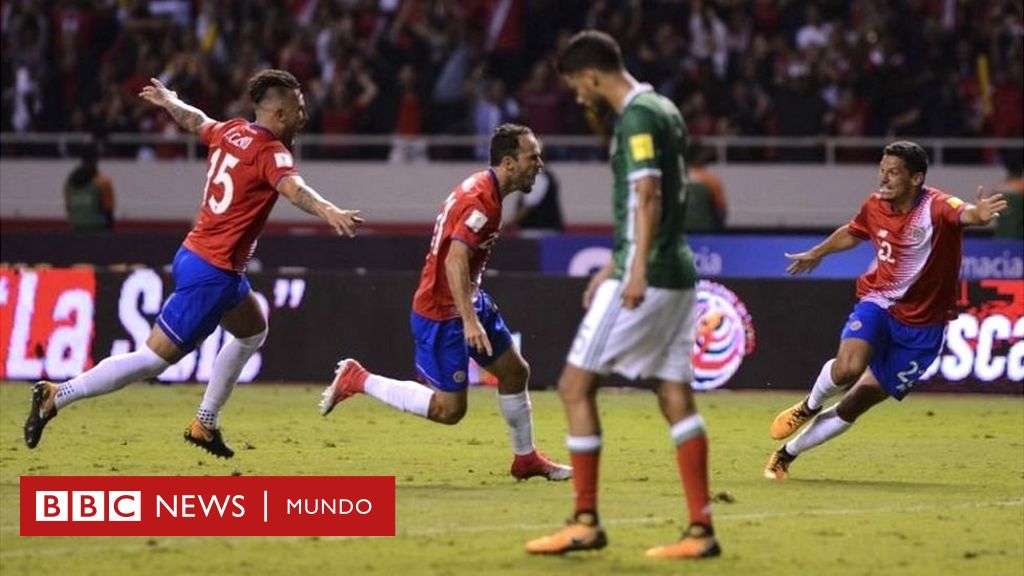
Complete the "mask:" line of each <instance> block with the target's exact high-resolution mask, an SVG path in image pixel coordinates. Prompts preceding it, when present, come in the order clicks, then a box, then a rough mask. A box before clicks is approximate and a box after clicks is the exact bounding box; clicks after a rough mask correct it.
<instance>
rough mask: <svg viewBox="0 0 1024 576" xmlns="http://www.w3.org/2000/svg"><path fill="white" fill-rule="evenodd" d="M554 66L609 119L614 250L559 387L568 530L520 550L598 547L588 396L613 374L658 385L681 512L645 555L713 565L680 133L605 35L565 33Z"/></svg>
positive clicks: (594, 442)
mask: <svg viewBox="0 0 1024 576" xmlns="http://www.w3.org/2000/svg"><path fill="white" fill-rule="evenodd" d="M558 68H559V72H560V73H561V75H562V77H563V78H564V79H565V81H566V82H567V83H568V84H569V86H570V87H571V88H572V89H573V90H574V91H575V92H576V100H577V101H578V102H579V103H580V104H582V105H584V106H587V107H591V108H597V107H599V106H603V105H605V106H610V107H611V108H613V109H614V110H615V112H616V113H617V114H618V120H617V121H616V123H615V133H614V135H613V138H612V142H611V163H612V172H613V174H614V188H613V198H612V200H613V204H614V214H615V249H614V256H613V258H612V260H611V261H610V262H608V264H607V265H605V266H604V267H603V268H602V269H601V270H600V271H599V272H597V274H595V275H594V277H593V278H592V279H591V281H590V284H589V285H588V286H587V289H586V291H585V292H584V293H583V306H584V307H585V308H587V313H586V315H585V317H584V318H583V321H582V323H581V324H580V327H579V330H578V331H577V333H576V338H575V340H574V341H573V344H572V348H571V349H570V351H569V355H568V358H567V362H566V366H565V369H564V371H563V372H562V376H561V378H560V380H559V382H558V391H559V394H560V395H561V398H562V403H563V404H564V406H565V411H566V416H567V417H568V420H569V437H568V439H567V444H568V447H569V453H570V456H571V458H572V464H573V468H574V470H575V476H574V478H573V483H574V486H575V489H576V506H575V514H574V516H573V518H572V520H570V522H569V524H568V526H566V527H565V528H563V529H562V530H559V531H558V532H556V533H554V534H552V535H550V536H546V537H543V538H538V539H536V540H532V541H530V542H528V543H527V544H526V550H527V551H528V552H531V553H536V554H561V553H564V552H570V551H573V550H596V549H599V548H603V547H604V546H605V545H606V544H607V537H606V536H605V532H604V530H603V528H602V527H601V524H600V521H599V517H598V514H597V475H598V474H597V473H598V462H599V459H600V454H601V425H600V421H599V419H598V413H597V403H596V397H597V388H598V384H599V380H600V378H601V377H602V376H605V375H607V374H609V373H611V372H616V373H618V374H621V375H623V376H625V377H627V378H631V379H652V380H655V381H657V384H656V386H655V391H656V392H657V395H658V403H659V405H660V407H661V412H662V414H664V416H665V419H666V420H667V421H668V423H669V427H670V434H671V436H672V440H673V442H674V443H675V452H676V461H677V463H678V466H679V473H680V476H681V478H682V484H683V488H684V491H685V493H686V501H687V506H688V508H689V525H688V527H687V528H686V530H685V531H684V532H683V536H682V538H681V539H680V540H678V541H676V542H674V543H672V544H669V545H666V546H658V547H656V548H652V549H650V550H648V551H647V555H648V556H651V557H656V558H705V557H709V556H717V555H719V554H720V553H721V548H720V547H719V545H718V541H717V539H716V538H715V534H714V529H713V528H712V524H711V500H710V498H709V491H708V473H707V453H708V442H707V437H706V435H705V432H704V421H703V420H702V419H701V417H700V414H698V413H697V407H696V404H695V403H694V399H693V392H692V391H691V389H690V381H691V380H692V379H693V365H692V362H691V360H690V351H691V350H692V348H693V343H694V337H695V326H696V320H697V312H696V295H695V292H694V282H695V280H696V270H695V268H694V265H693V258H692V254H691V253H690V252H689V250H688V249H687V248H686V247H685V242H684V240H683V237H682V231H683V221H684V219H685V218H684V216H685V187H684V185H683V178H684V176H685V168H686V167H685V163H684V160H683V155H682V154H683V150H685V149H686V144H687V139H688V137H687V134H686V125H685V123H684V122H683V118H682V116H681V115H680V114H679V110H678V109H677V108H676V106H675V105H674V104H673V103H672V102H671V101H670V100H668V99H667V98H665V97H663V96H661V95H659V94H658V93H656V92H655V91H654V89H653V88H651V86H650V85H648V84H641V83H639V82H637V80H636V79H634V78H633V76H632V75H630V74H629V72H628V71H627V70H626V69H625V67H624V66H623V63H622V54H621V52H620V50H619V46H618V44H617V43H616V42H615V40H613V39H612V38H611V37H610V36H608V35H607V34H604V33H602V32H596V31H584V32H580V33H579V34H577V35H575V36H574V37H573V38H572V40H571V41H570V42H569V44H568V45H567V46H566V48H565V49H564V50H563V51H562V52H561V53H560V55H559V58H558Z"/></svg>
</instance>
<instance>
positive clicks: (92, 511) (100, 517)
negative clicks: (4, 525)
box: [36, 490, 142, 522]
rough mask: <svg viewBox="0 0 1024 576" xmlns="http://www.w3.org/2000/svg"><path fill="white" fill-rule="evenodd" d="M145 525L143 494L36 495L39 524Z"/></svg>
mask: <svg viewBox="0 0 1024 576" xmlns="http://www.w3.org/2000/svg"><path fill="white" fill-rule="evenodd" d="M69 520H70V521H71V522H142V492H140V491H138V490H135V491H110V492H103V491H100V490H75V491H72V492H64V491H56V492H55V491H44V490H40V491H38V492H36V522H67V521H69Z"/></svg>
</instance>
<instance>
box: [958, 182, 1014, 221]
mask: <svg viewBox="0 0 1024 576" xmlns="http://www.w3.org/2000/svg"><path fill="white" fill-rule="evenodd" d="M1003 210H1006V198H1005V197H1003V195H1002V194H993V195H991V196H985V189H984V188H982V187H981V186H978V203H977V204H974V205H971V206H967V207H966V208H964V210H963V212H961V213H960V223H961V224H963V225H964V226H985V225H986V224H988V223H989V222H992V221H993V220H995V219H996V218H998V217H999V213H1000V212H1002V211H1003Z"/></svg>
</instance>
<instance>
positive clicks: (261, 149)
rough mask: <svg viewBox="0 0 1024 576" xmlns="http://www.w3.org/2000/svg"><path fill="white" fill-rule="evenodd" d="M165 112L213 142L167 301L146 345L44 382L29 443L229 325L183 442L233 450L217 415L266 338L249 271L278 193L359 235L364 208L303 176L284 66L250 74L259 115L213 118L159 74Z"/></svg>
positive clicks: (297, 113)
mask: <svg viewBox="0 0 1024 576" xmlns="http://www.w3.org/2000/svg"><path fill="white" fill-rule="evenodd" d="M139 96H140V97H142V98H143V99H144V100H146V101H148V102H150V103H152V104H154V105H156V106H160V107H161V108H163V109H165V110H167V112H168V113H169V114H170V115H171V117H172V118H174V120H175V121H176V122H177V123H178V125H180V126H181V127H182V128H184V129H185V130H187V131H189V132H191V133H193V134H198V135H199V138H200V140H202V142H203V143H204V144H206V145H207V146H208V147H209V154H208V158H207V164H208V168H207V172H206V185H205V187H204V190H203V201H202V205H201V206H200V208H199V215H198V217H197V218H196V224H195V226H194V227H193V228H192V231H191V232H189V234H188V236H187V237H186V238H185V241H184V242H183V243H182V246H181V248H180V249H179V250H178V253H177V254H176V255H175V257H174V263H173V275H174V292H173V293H172V294H171V295H170V297H168V298H167V301H166V302H164V306H163V308H162V309H161V311H160V315H159V316H158V317H157V320H156V325H155V326H153V331H152V332H151V333H150V335H149V339H148V340H147V341H146V345H145V346H143V347H141V348H140V349H138V350H136V351H134V352H129V353H127V354H119V355H117V356H111V357H109V358H107V359H105V360H103V361H102V362H100V363H99V364H97V365H96V366H95V367H93V368H92V369H91V370H88V371H86V372H85V373H83V374H81V375H79V376H77V377H75V378H72V379H71V380H68V381H67V382H64V383H62V384H56V383H52V382H45V381H43V382H39V383H37V384H36V385H35V386H34V387H33V390H32V408H31V410H30V412H29V415H28V419H27V420H26V421H25V426H24V434H25V444H27V445H28V447H29V448H35V446H36V445H37V444H38V443H39V440H40V438H41V436H42V433H43V427H44V426H45V425H46V423H47V422H48V421H49V420H51V419H52V418H53V417H54V416H56V415H57V412H58V410H61V409H63V408H64V407H65V406H67V405H68V404H70V403H72V402H74V401H76V400H80V399H82V398H89V397H92V396H99V395H101V394H106V393H109V392H113V391H115V390H119V389H121V388H123V387H124V386H125V385H127V384H130V383H132V382H135V381H138V380H144V379H147V378H153V377H155V376H157V375H158V374H160V373H161V372H163V371H164V370H165V369H166V368H167V367H169V366H171V365H172V364H174V363H176V362H177V361H179V360H181V358H182V357H184V356H185V355H186V354H188V353H189V352H190V351H192V350H193V349H194V348H195V347H196V346H198V345H199V344H200V343H201V342H202V341H203V340H204V339H206V337H207V336H209V335H210V334H211V333H212V332H213V331H214V330H215V329H216V328H217V325H218V324H219V325H221V326H222V327H223V328H224V329H225V330H226V331H227V332H229V333H230V334H231V335H233V336H234V339H232V340H231V341H229V342H228V343H227V344H225V345H224V347H223V348H222V349H221V350H220V352H219V353H218V354H217V357H216V359H215V360H214V364H213V374H212V375H211V376H210V381H209V383H208V384H207V386H206V393H205V394H204V396H203V400H202V403H201V404H200V406H199V410H198V413H197V414H196V417H195V419H194V420H192V422H190V423H189V425H188V427H187V428H186V430H185V440H187V441H188V442H191V443H192V444H195V445H196V446H199V447H201V448H203V449H205V450H206V451H208V452H210V453H211V454H214V455H216V456H221V457H224V458H230V457H231V456H233V455H234V451H233V450H232V449H231V448H230V447H229V446H228V445H227V444H226V443H225V442H224V439H223V437H222V435H221V431H220V425H219V422H218V415H219V413H220V409H221V407H223V406H224V404H225V403H226V402H227V399H228V397H229V396H230V395H231V391H232V389H233V388H234V385H235V382H236V381H237V380H238V375H239V374H240V373H241V371H242V367H243V366H244V365H245V363H246V361H248V360H249V358H250V357H251V356H252V355H253V353H255V352H256V350H257V349H258V348H259V347H260V345H262V344H263V341H264V340H265V339H266V337H267V321H266V318H264V316H263V311H262V310H261V309H260V306H259V303H258V301H257V299H256V297H255V295H254V294H252V291H251V289H250V287H249V281H248V280H247V279H246V277H245V269H246V265H247V264H248V262H249V259H250V258H251V257H252V254H253V251H254V250H255V248H256V240H257V237H258V236H259V235H260V232H261V231H262V230H263V225H264V223H266V221H267V217H268V216H269V215H270V211H271V210H272V209H273V207H274V203H275V202H276V201H277V196H278V194H280V195H282V196H284V197H285V198H287V199H288V200H289V201H290V202H291V203H292V204H294V205H295V206H297V207H298V208H300V209H302V210H303V211H305V212H308V213H310V214H314V215H316V216H319V217H321V218H323V219H324V220H325V221H326V222H327V223H328V224H330V225H331V227H333V228H334V229H335V230H336V231H337V232H338V233H339V234H345V235H347V236H353V235H355V232H356V228H357V227H358V225H359V224H360V223H361V222H362V219H361V218H360V217H359V211H358V210H342V209H340V208H338V207H337V206H335V205H334V204H332V203H331V202H329V201H327V200H325V199H324V198H323V197H322V196H320V194H318V193H317V192H316V190H314V189H313V188H311V187H310V186H309V185H308V184H306V183H305V181H303V179H302V177H301V176H300V175H299V173H298V171H297V170H296V169H295V162H294V160H293V158H292V153H291V148H292V142H293V140H294V138H295V134H296V133H297V132H298V130H299V129H300V128H301V127H302V126H303V124H305V122H306V104H305V100H304V99H303V96H302V92H301V90H300V86H299V82H298V80H296V79H295V77H294V76H292V75H291V74H290V73H288V72H285V71H282V70H264V71H262V72H259V73H257V74H256V75H254V76H253V77H252V78H251V79H250V80H249V97H250V99H251V100H252V104H253V107H254V108H255V111H256V121H255V122H249V121H248V120H244V119H242V118H235V119H232V120H228V121H226V122H218V121H215V120H212V119H210V118H209V117H208V116H207V115H206V114H205V113H203V111H202V110H199V109H198V108H195V107H193V106H190V105H189V104H186V103H185V102H183V101H182V100H181V99H179V98H178V95H177V94H176V93H175V92H173V91H171V90H169V89H168V88H167V87H165V86H164V85H163V84H162V83H161V82H160V81H159V80H157V79H155V78H154V79H152V80H151V84H150V85H149V86H146V87H144V88H143V89H142V92H141V93H140V94H139Z"/></svg>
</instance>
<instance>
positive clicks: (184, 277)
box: [156, 246, 252, 352]
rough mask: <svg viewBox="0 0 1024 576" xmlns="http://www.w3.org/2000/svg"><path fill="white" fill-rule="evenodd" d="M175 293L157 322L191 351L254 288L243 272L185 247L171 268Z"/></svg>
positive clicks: (185, 350)
mask: <svg viewBox="0 0 1024 576" xmlns="http://www.w3.org/2000/svg"><path fill="white" fill-rule="evenodd" d="M171 274H172V275H173V276H174V292H172V293H171V295H170V297H169V298H167V301H166V302H164V307H163V309H162V310H160V315H159V316H157V319H156V323H157V324H158V325H159V326H160V328H161V329H163V331H164V334H167V337H168V338H170V339H171V341H173V342H174V344H175V345H177V347H178V349H180V350H181V351H182V352H190V351H192V349H194V348H195V347H196V346H198V345H199V344H200V343H202V341H203V340H205V339H206V337H207V336H209V335H210V334H212V333H213V331H214V330H216V329H217V325H218V324H220V319H221V317H222V316H223V315H224V313H225V312H227V311H228V310H231V309H232V308H234V307H235V306H238V305H239V304H240V303H241V302H242V300H244V299H245V297H246V296H247V295H248V294H249V292H250V291H251V290H252V289H251V288H250V287H249V280H248V279H247V278H246V277H245V275H244V274H238V273H236V272H228V271H227V270H221V269H220V268H217V267H215V266H212V265H211V264H210V263H208V262H207V261H206V260H203V259H202V258H200V257H199V255H197V254H196V253H195V252H192V251H191V250H189V249H188V248H185V247H184V246H182V247H181V248H179V249H178V253H177V254H175V255H174V264H173V266H172V268H171Z"/></svg>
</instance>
